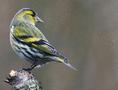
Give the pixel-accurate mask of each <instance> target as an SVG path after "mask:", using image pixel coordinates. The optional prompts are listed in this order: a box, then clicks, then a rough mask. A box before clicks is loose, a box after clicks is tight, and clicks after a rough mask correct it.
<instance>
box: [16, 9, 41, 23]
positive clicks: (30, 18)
mask: <svg viewBox="0 0 118 90" xmlns="http://www.w3.org/2000/svg"><path fill="white" fill-rule="evenodd" d="M15 18H16V19H18V20H23V21H26V22H28V23H31V24H33V25H35V24H36V22H43V20H42V19H40V17H39V16H38V15H37V13H35V12H34V11H33V10H31V9H30V8H23V9H21V10H19V11H18V12H17V13H16V15H15Z"/></svg>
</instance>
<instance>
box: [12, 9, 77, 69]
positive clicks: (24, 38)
mask: <svg viewBox="0 0 118 90" xmlns="http://www.w3.org/2000/svg"><path fill="white" fill-rule="evenodd" d="M37 22H43V20H41V19H40V18H39V17H38V15H37V13H35V12H34V11H33V10H31V9H29V8H23V9H21V10H19V11H18V12H17V13H16V15H15V16H14V18H13V19H12V21H11V24H10V43H11V47H12V48H13V50H14V51H15V53H16V54H17V55H18V56H20V57H21V58H23V59H25V60H27V61H28V62H30V63H31V67H30V68H27V69H25V70H32V69H33V68H35V67H41V66H42V65H44V64H46V63H47V62H52V61H54V62H60V63H64V64H65V65H66V66H68V67H70V68H72V69H74V70H76V68H74V67H73V66H72V65H71V64H70V63H69V61H68V59H67V58H66V57H65V56H63V55H62V54H61V53H59V52H58V51H57V50H56V49H55V47H53V46H52V45H51V44H50V42H49V41H48V40H47V39H46V37H45V36H44V35H43V33H42V32H41V31H40V30H39V29H38V28H37V27H36V25H35V24H36V23H37Z"/></svg>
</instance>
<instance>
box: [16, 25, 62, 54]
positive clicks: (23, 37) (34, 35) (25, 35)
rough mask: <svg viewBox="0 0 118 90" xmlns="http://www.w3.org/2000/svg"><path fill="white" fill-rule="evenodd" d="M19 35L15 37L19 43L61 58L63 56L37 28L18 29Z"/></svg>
mask: <svg viewBox="0 0 118 90" xmlns="http://www.w3.org/2000/svg"><path fill="white" fill-rule="evenodd" d="M16 31H17V34H18V35H14V37H15V39H16V40H18V41H19V42H21V43H23V44H26V45H28V46H30V47H31V48H36V49H38V50H40V51H42V52H44V53H46V54H50V55H55V56H60V55H61V54H59V53H58V51H57V50H56V49H55V48H54V47H53V46H52V45H51V44H50V43H49V42H48V40H47V39H46V37H45V36H44V35H43V33H42V32H41V31H39V30H37V28H35V27H29V26H28V27H27V26H25V27H21V26H20V27H17V28H16Z"/></svg>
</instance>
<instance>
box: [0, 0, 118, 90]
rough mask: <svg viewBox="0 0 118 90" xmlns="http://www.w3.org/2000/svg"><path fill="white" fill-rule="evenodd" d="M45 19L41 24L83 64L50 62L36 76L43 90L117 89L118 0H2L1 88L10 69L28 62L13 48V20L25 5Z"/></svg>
mask: <svg viewBox="0 0 118 90" xmlns="http://www.w3.org/2000/svg"><path fill="white" fill-rule="evenodd" d="M26 7H27V8H31V9H32V10H34V11H36V12H37V13H38V14H39V15H40V17H41V18H42V19H43V20H44V21H45V22H44V23H40V24H39V25H38V27H39V28H40V29H41V30H42V32H43V33H44V34H45V36H46V37H47V38H48V40H49V41H50V42H51V43H52V44H53V45H54V46H55V47H56V48H57V50H59V51H61V52H63V53H64V55H65V56H67V57H68V58H69V59H70V63H71V64H72V65H73V66H74V67H76V68H77V69H78V71H73V70H71V69H70V68H68V67H66V66H65V65H63V64H58V63H49V64H48V65H46V66H45V67H43V68H41V69H40V70H38V69H35V70H33V73H34V75H35V77H36V78H37V79H38V80H39V81H41V82H42V86H43V90H118V0H0V90H10V89H11V87H10V86H9V85H7V84H6V83H4V79H5V78H6V76H7V75H8V73H9V71H10V70H11V69H16V70H17V69H19V68H21V67H23V66H29V63H28V62H26V61H25V60H22V59H20V58H19V57H18V56H17V55H16V54H15V53H14V52H13V50H12V48H11V46H10V42H9V32H10V30H9V24H10V22H11V20H12V18H13V16H14V14H15V13H16V12H17V11H18V10H19V9H21V8H26Z"/></svg>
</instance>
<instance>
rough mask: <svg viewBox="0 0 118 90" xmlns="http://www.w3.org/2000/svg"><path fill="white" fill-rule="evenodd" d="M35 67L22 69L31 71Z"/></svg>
mask: <svg viewBox="0 0 118 90" xmlns="http://www.w3.org/2000/svg"><path fill="white" fill-rule="evenodd" d="M32 69H33V68H22V70H24V71H28V72H31V71H32Z"/></svg>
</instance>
